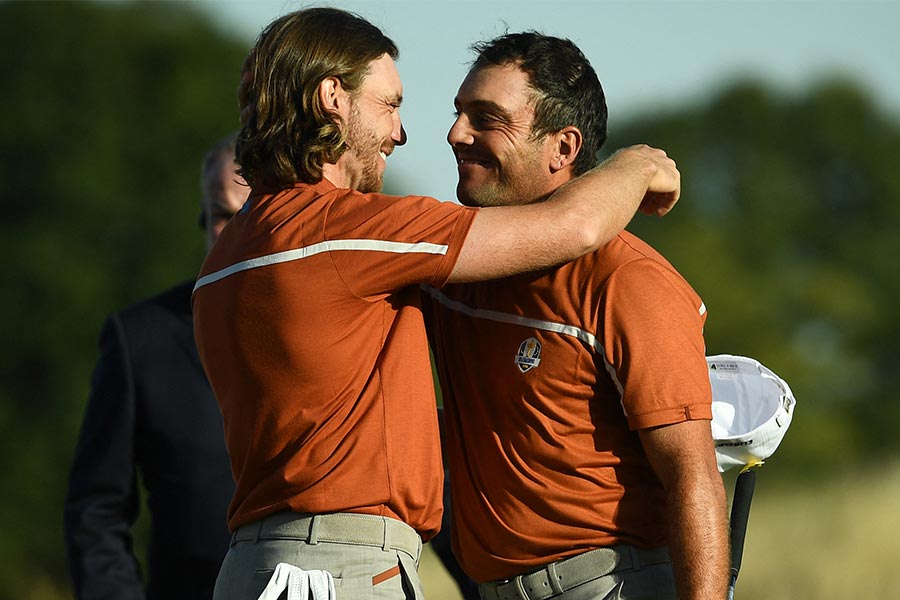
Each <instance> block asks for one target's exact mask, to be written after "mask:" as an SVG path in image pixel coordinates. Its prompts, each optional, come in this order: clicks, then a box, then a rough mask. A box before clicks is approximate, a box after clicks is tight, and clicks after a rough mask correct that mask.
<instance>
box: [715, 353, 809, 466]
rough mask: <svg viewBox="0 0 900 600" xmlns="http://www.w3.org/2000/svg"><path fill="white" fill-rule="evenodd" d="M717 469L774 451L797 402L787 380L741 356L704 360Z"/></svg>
mask: <svg viewBox="0 0 900 600" xmlns="http://www.w3.org/2000/svg"><path fill="white" fill-rule="evenodd" d="M706 362H707V364H708V365H709V381H710V383H711V384H712V413H713V420H712V433H713V439H714V440H715V444H716V460H717V461H718V463H719V471H727V470H728V469H731V468H733V467H744V466H747V465H749V466H753V465H756V464H760V463H762V462H763V461H764V460H766V459H767V458H769V457H770V456H771V455H772V453H774V452H775V450H776V449H777V448H778V445H779V444H780V443H781V440H782V438H784V434H785V432H786V431H787V429H788V426H789V425H790V424H791V419H792V417H793V416H794V405H795V404H796V403H797V401H796V400H795V399H794V394H793V393H792V392H791V388H790V387H789V386H788V384H787V382H785V381H784V380H783V379H781V378H780V377H779V376H778V375H776V374H775V373H773V372H772V371H771V370H770V369H768V368H766V367H764V366H763V365H762V364H760V362H759V361H756V360H754V359H752V358H747V357H745V356H732V355H730V354H718V355H716V356H707V357H706Z"/></svg>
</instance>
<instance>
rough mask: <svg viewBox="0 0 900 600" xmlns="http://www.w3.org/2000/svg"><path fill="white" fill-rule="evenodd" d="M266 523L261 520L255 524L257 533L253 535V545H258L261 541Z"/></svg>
mask: <svg viewBox="0 0 900 600" xmlns="http://www.w3.org/2000/svg"><path fill="white" fill-rule="evenodd" d="M265 522H266V520H265V519H260V520H259V521H257V522H256V523H253V525H252V527H253V528H254V529H256V533H254V534H253V543H254V544H255V543H257V542H258V541H259V536H260V535H261V534H262V528H263V524H264V523H265Z"/></svg>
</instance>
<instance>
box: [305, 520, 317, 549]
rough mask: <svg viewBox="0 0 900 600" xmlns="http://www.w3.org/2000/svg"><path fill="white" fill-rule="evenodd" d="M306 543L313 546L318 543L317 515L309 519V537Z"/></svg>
mask: <svg viewBox="0 0 900 600" xmlns="http://www.w3.org/2000/svg"><path fill="white" fill-rule="evenodd" d="M306 543H307V544H309V545H310V546H315V545H316V544H318V543H319V515H313V516H311V517H310V518H309V535H308V536H307V538H306Z"/></svg>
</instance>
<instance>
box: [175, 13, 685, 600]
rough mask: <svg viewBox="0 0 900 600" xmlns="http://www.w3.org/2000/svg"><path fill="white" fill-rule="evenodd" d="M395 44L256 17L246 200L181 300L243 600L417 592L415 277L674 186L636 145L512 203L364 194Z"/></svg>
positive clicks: (432, 439)
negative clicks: (551, 191) (211, 408)
mask: <svg viewBox="0 0 900 600" xmlns="http://www.w3.org/2000/svg"><path fill="white" fill-rule="evenodd" d="M397 56H398V51H397V48H396V46H395V44H394V43H393V42H392V41H391V40H390V39H389V38H388V37H387V36H385V35H384V34H383V33H382V32H381V31H380V30H379V29H378V28H377V27H375V26H373V25H372V24H370V23H369V22H367V21H366V20H364V19H362V18H360V17H358V16H356V15H353V14H351V13H347V12H345V11H341V10H338V9H332V8H313V9H304V10H299V11H296V12H293V13H291V14H288V15H286V16H283V17H281V18H279V19H277V20H275V21H274V22H273V23H271V24H270V25H269V26H268V27H267V28H266V29H265V30H264V31H263V32H262V34H261V35H260V37H259V39H258V40H257V44H256V47H255V53H254V57H253V60H251V61H248V74H247V76H246V80H245V85H244V89H243V91H242V96H243V98H244V99H245V103H246V106H245V107H244V110H243V111H242V114H243V117H245V119H246V120H245V122H244V125H243V127H242V129H241V132H240V135H239V140H238V145H237V159H238V163H239V164H240V167H241V170H240V172H241V175H242V176H243V177H244V178H245V179H246V180H247V182H248V183H249V184H250V186H251V189H252V191H251V195H250V198H249V199H248V201H247V203H246V204H245V205H244V207H243V209H242V210H241V211H240V212H239V213H238V214H237V215H236V216H235V217H234V218H233V219H232V221H231V222H230V223H229V225H228V226H227V227H226V228H225V230H224V231H223V232H222V235H221V237H220V238H219V241H218V243H217V244H216V246H215V247H214V248H213V249H212V251H211V252H210V254H209V256H208V257H207V260H206V262H205V263H204V266H203V268H202V270H201V273H200V277H199V279H198V281H197V284H196V287H195V289H194V295H193V306H194V315H195V319H196V320H195V334H196V338H197V344H198V348H199V350H200V355H201V358H202V361H203V365H204V368H205V369H206V371H207V373H208V375H209V378H210V381H211V383H212V386H213V390H214V392H215V395H216V398H217V400H218V402H219V404H220V407H221V409H222V416H223V419H224V425H225V437H226V444H227V447H228V451H229V454H230V457H231V463H232V471H233V473H234V476H235V480H236V482H237V489H236V491H235V495H234V498H233V500H232V502H231V505H230V507H229V525H230V527H231V529H232V531H233V532H234V535H233V537H232V545H231V549H230V550H229V552H228V554H227V556H226V558H225V561H224V563H223V565H222V569H221V572H220V574H219V579H218V581H217V584H216V596H215V597H216V598H217V600H229V599H232V598H234V599H237V598H242V599H243V598H256V597H257V596H259V594H260V592H261V591H262V590H263V588H265V586H266V585H267V583H269V582H277V581H278V580H279V577H278V576H276V577H273V573H275V572H276V568H278V564H279V563H288V565H289V566H290V568H292V569H293V568H299V569H301V570H302V572H301V571H291V572H293V573H295V574H297V573H306V575H310V574H311V573H315V574H316V575H321V574H322V573H325V574H327V577H326V579H327V580H328V581H329V582H331V584H332V585H335V586H336V587H337V586H339V587H340V590H341V591H340V595H341V597H343V598H355V597H366V598H372V597H375V598H407V597H420V596H421V590H420V583H419V580H418V575H417V572H416V571H417V564H418V559H419V556H420V552H421V544H422V541H427V540H428V539H430V538H431V537H432V536H433V535H434V534H435V533H436V531H437V530H438V528H439V524H440V520H441V512H442V507H441V492H442V480H443V469H442V465H441V456H440V445H439V440H438V425H437V417H436V410H435V399H434V389H433V384H432V379H431V367H430V363H429V359H428V347H427V341H426V336H425V330H424V324H423V321H422V315H421V310H420V297H419V291H418V285H417V284H420V283H426V284H429V285H432V286H434V287H435V288H441V287H442V286H443V285H444V284H446V283H448V282H463V281H476V280H482V279H487V278H496V277H500V276H504V275H509V274H513V273H520V272H523V271H530V270H535V269H540V268H545V267H548V266H551V265H556V264H559V263H562V262H565V261H568V260H571V259H574V258H576V257H578V256H581V255H583V254H585V253H586V252H590V251H592V250H594V249H596V248H598V247H599V246H600V245H602V244H603V243H605V242H607V241H608V240H609V239H611V238H612V237H613V236H615V235H616V233H618V232H619V231H620V230H621V229H622V228H623V227H624V226H625V225H626V224H627V222H628V221H629V220H630V218H631V217H632V215H633V213H634V212H635V210H636V209H637V208H638V207H640V208H641V209H642V210H643V211H644V212H648V213H654V214H664V213H665V212H667V211H668V209H669V208H671V206H672V205H673V204H674V202H675V201H676V200H677V198H678V194H679V191H680V179H679V173H678V170H677V168H676V167H675V164H674V162H673V161H671V160H670V159H669V158H667V157H666V155H665V153H664V152H662V151H660V150H655V149H652V148H649V147H647V146H637V147H632V148H628V149H625V150H622V151H620V152H618V153H617V154H616V155H614V156H613V157H612V158H611V159H610V160H608V161H607V162H605V163H603V164H602V165H600V166H599V167H597V168H595V169H592V170H590V171H588V172H587V173H586V174H584V175H583V176H582V177H580V178H578V179H576V180H573V181H572V182H570V183H569V185H567V186H565V188H563V189H561V190H560V191H559V192H558V193H557V194H555V195H554V196H553V197H552V198H550V199H549V200H547V201H546V202H543V203H540V204H534V205H529V206H510V207H496V208H495V207H488V208H468V207H464V206H460V205H458V204H455V203H450V202H440V201H438V200H435V199H433V198H427V197H423V196H403V197H396V196H388V195H384V194H381V193H380V190H381V187H382V180H383V174H384V169H385V167H386V161H387V158H388V157H389V156H390V155H391V153H392V152H393V151H394V150H395V149H396V148H397V147H398V146H402V145H403V144H404V143H405V142H406V132H405V131H404V129H403V125H402V123H401V120H400V105H401V102H402V98H403V88H402V84H401V82H400V76H399V74H398V73H397V69H396V66H395V64H394V60H395V59H396V58H397ZM473 160H476V159H473ZM483 166H484V167H485V168H490V167H491V165H489V164H485V165H483ZM278 572H279V573H283V571H278ZM298 576H302V575H298Z"/></svg>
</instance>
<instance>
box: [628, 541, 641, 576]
mask: <svg viewBox="0 0 900 600" xmlns="http://www.w3.org/2000/svg"><path fill="white" fill-rule="evenodd" d="M628 551H629V553H630V554H631V568H632V569H634V570H635V571H640V570H641V555H640V554H639V553H638V549H637V547H635V546H632V545H630V544H629V545H628Z"/></svg>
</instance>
